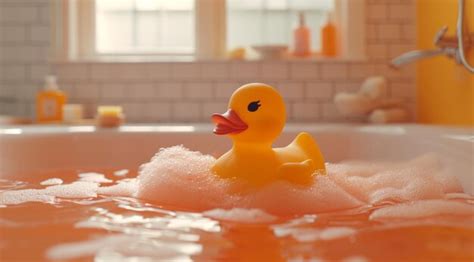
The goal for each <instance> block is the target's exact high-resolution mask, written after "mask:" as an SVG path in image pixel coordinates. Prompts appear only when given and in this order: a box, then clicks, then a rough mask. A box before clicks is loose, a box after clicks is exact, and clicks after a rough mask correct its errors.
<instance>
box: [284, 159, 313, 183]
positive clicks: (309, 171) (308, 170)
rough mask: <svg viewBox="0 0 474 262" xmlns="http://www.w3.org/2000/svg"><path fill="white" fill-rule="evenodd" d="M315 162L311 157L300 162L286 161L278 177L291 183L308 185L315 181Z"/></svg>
mask: <svg viewBox="0 0 474 262" xmlns="http://www.w3.org/2000/svg"><path fill="white" fill-rule="evenodd" d="M313 174H314V162H313V160H311V159H308V160H305V161H303V162H300V163H284V164H282V165H281V166H280V168H279V169H278V177H279V178H282V179H285V180H288V181H289V182H291V183H295V184H302V185H307V184H310V183H311V182H312V181H313Z"/></svg>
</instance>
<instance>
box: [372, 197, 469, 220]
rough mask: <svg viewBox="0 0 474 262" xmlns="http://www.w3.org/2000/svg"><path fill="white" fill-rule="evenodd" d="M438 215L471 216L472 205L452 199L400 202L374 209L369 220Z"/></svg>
mask: <svg viewBox="0 0 474 262" xmlns="http://www.w3.org/2000/svg"><path fill="white" fill-rule="evenodd" d="M440 215H464V216H473V218H474V205H472V204H466V203H461V202H456V201H453V200H441V199H429V200H418V201H414V202H408V203H402V204H398V205H394V206H388V207H384V208H380V209H378V210H375V211H374V212H373V213H372V214H371V215H370V217H369V219H370V220H377V221H381V220H390V219H414V218H424V217H434V216H440Z"/></svg>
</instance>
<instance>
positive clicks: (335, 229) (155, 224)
mask: <svg viewBox="0 0 474 262" xmlns="http://www.w3.org/2000/svg"><path fill="white" fill-rule="evenodd" d="M102 171H103V170H102ZM101 173H103V174H105V175H106V176H107V177H108V178H114V175H113V174H112V171H103V172H101ZM135 176H136V172H131V173H130V174H128V175H127V177H135ZM28 177H29V178H28V179H24V178H21V177H18V178H17V180H21V181H26V182H15V181H11V180H1V181H0V190H1V191H3V190H9V189H20V188H35V187H36V188H40V186H39V183H40V182H41V181H43V180H45V179H47V178H53V177H59V178H63V179H64V178H70V179H69V180H68V179H64V180H65V181H64V182H65V183H68V182H72V181H74V180H76V178H77V172H75V171H74V172H73V171H69V172H55V173H48V174H31V175H30V176H28ZM115 178H117V177H115ZM197 197H198V196H197ZM456 201H459V202H463V203H470V204H472V203H473V199H472V198H461V199H459V200H456ZM381 206H383V205H381ZM377 208H380V207H369V206H366V207H362V208H357V209H351V210H344V211H338V212H332V213H324V214H318V215H306V216H297V217H296V216H295V217H273V218H274V219H272V220H271V221H270V222H268V221H267V222H261V223H260V222H259V223H251V222H249V221H246V222H236V221H228V220H220V219H215V218H209V217H206V216H204V215H203V214H201V213H193V212H186V211H176V210H175V208H173V207H169V206H157V205H152V204H149V203H146V202H142V201H139V200H136V199H133V198H123V197H106V196H99V197H97V198H89V199H69V200H66V199H58V200H57V201H56V203H54V204H47V203H37V202H29V203H23V204H19V205H8V206H3V207H2V208H0V236H1V237H0V261H41V260H45V261H47V260H60V261H68V260H71V261H84V260H86V261H87V260H93V259H96V260H97V261H116V260H120V259H127V258H135V259H138V260H137V261H140V259H144V260H146V261H150V260H151V261H189V260H196V261H288V260H292V261H306V260H311V259H313V260H311V261H435V260H436V261H473V260H474V224H473V223H474V218H473V216H472V215H467V216H466V215H464V216H463V215H443V216H436V217H428V218H426V217H425V218H422V219H421V218H415V219H410V220H406V219H404V220H396V219H394V220H389V221H384V222H380V221H379V222H376V221H373V220H369V219H368V217H369V215H370V214H371V213H372V212H373V211H374V210H375V209H377ZM147 258H148V259H149V260H147ZM134 261H135V260H134Z"/></svg>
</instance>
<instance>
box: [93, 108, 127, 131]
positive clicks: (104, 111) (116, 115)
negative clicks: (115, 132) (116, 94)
mask: <svg viewBox="0 0 474 262" xmlns="http://www.w3.org/2000/svg"><path fill="white" fill-rule="evenodd" d="M124 119H125V116H124V114H123V113H122V107H121V106H99V107H98V108H97V116H96V120H97V125H98V126H100V127H118V126H120V125H122V124H123V122H124Z"/></svg>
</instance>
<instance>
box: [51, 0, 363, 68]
mask: <svg viewBox="0 0 474 262" xmlns="http://www.w3.org/2000/svg"><path fill="white" fill-rule="evenodd" d="M55 3H57V5H56V11H55V12H54V14H55V23H54V24H55V25H56V27H55V29H56V30H54V32H56V36H55V39H54V45H55V46H56V47H55V50H56V51H57V53H56V56H57V57H61V58H65V59H87V58H92V59H95V58H100V57H118V56H134V57H138V59H139V60H140V59H148V58H152V57H167V58H165V59H171V60H175V58H177V57H186V59H188V58H190V59H201V58H202V59H214V58H220V57H223V56H224V55H225V53H226V51H227V50H230V49H232V48H235V47H243V46H253V45H272V44H284V45H289V46H291V43H292V30H293V28H294V27H295V26H296V23H297V16H298V12H304V14H305V17H306V25H307V26H308V27H310V28H311V32H312V34H311V35H312V39H311V40H312V41H311V42H312V48H313V49H314V50H319V49H320V39H319V37H320V27H321V25H322V24H323V23H324V22H325V21H326V17H327V13H328V12H331V11H332V12H334V14H335V18H336V19H335V20H336V24H338V27H339V33H340V35H341V43H342V46H341V48H342V50H341V51H342V55H343V56H345V57H356V56H362V55H363V53H364V52H363V51H364V50H363V47H364V42H363V41H364V37H363V35H364V29H365V27H364V25H365V24H364V12H363V9H364V6H365V4H364V0H64V1H55ZM348 43H351V44H350V45H349V44H348ZM58 50H60V51H58ZM172 57H173V58H172Z"/></svg>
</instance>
